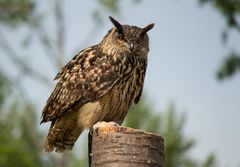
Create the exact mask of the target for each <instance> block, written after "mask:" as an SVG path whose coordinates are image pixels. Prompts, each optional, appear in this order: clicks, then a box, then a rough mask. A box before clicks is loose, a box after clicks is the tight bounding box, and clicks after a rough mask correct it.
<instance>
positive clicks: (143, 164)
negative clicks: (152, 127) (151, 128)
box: [89, 122, 164, 167]
mask: <svg viewBox="0 0 240 167" xmlns="http://www.w3.org/2000/svg"><path fill="white" fill-rule="evenodd" d="M90 140H91V141H90ZM163 141H164V140H163V138H162V137H161V136H160V135H158V134H154V133H146V132H144V131H141V130H137V129H132V128H126V127H122V126H116V125H114V124H113V123H106V122H99V123H97V124H95V125H94V127H93V131H92V137H91V138H89V142H91V143H89V150H90V149H91V150H90V151H89V155H90V156H89V166H90V167H164V153H163V151H164V143H163Z"/></svg>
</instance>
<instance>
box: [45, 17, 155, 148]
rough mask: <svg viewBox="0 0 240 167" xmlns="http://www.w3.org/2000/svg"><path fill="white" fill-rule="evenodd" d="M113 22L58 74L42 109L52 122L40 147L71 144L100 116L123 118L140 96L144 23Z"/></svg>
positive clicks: (145, 40)
mask: <svg viewBox="0 0 240 167" xmlns="http://www.w3.org/2000/svg"><path fill="white" fill-rule="evenodd" d="M109 18H110V21H111V22H112V23H113V25H114V27H113V28H112V29H111V30H109V32H108V33H107V35H106V36H105V37H104V38H103V40H102V41H101V42H100V43H99V44H97V45H95V46H91V47H89V48H86V49H84V50H82V51H80V52H79V53H78V54H77V55H76V56H74V57H73V58H72V60H70V61H69V62H68V63H67V64H66V65H65V66H64V67H63V68H62V69H61V70H60V71H59V73H58V74H57V76H56V77H55V80H57V81H58V82H57V84H56V86H55V88H54V90H53V92H52V94H51V95H50V97H49V99H48V100H47V103H46V105H45V107H44V109H43V111H42V116H41V123H44V122H48V121H50V122H51V125H50V128H49V131H48V134H47V137H46V140H45V144H44V150H45V151H46V152H51V151H55V152H63V151H65V150H71V149H72V148H73V146H74V143H75V142H76V140H77V139H78V137H79V136H80V134H81V133H82V131H83V130H84V129H89V128H91V127H92V126H93V125H94V124H95V123H97V122H98V121H106V122H112V121H113V122H116V123H117V124H121V123H122V122H123V120H124V118H125V116H126V115H127V113H128V110H129V107H130V106H131V105H132V104H137V103H138V102H139V100H140V97H141V94H142V91H143V84H144V77H145V73H146V68H147V58H148V51H149V39H148V35H147V32H148V31H149V30H150V29H152V28H153V26H154V24H149V25H147V26H146V27H144V28H139V27H137V26H130V25H122V24H120V23H119V22H118V21H117V20H115V19H114V18H112V17H109Z"/></svg>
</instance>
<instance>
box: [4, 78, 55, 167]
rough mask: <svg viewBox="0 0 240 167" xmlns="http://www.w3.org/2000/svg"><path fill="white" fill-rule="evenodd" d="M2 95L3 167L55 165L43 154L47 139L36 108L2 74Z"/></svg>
mask: <svg viewBox="0 0 240 167" xmlns="http://www.w3.org/2000/svg"><path fill="white" fill-rule="evenodd" d="M0 92H1V93H0V115H1V117H0V129H1V133H0V166H1V167H15V166H19V167H39V166H46V167H47V166H53V165H52V161H51V159H49V158H47V157H43V155H42V153H41V151H40V150H41V144H40V143H41V142H42V139H43V137H42V135H41V133H40V132H39V128H38V127H37V118H36V111H35V110H34V107H33V106H31V105H30V104H29V103H28V102H26V101H24V99H21V98H20V97H18V95H16V93H14V91H13V89H12V88H11V86H9V81H7V79H6V77H4V76H3V75H2V74H0ZM10 99H11V100H10ZM13 99H14V100H13Z"/></svg>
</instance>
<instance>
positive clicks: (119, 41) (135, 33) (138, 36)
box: [102, 16, 154, 53]
mask: <svg viewBox="0 0 240 167" xmlns="http://www.w3.org/2000/svg"><path fill="white" fill-rule="evenodd" d="M109 19H110V21H111V22H112V23H113V25H114V28H112V29H111V30H110V31H109V33H108V34H107V35H106V36H105V37H104V39H103V41H102V42H103V43H104V45H105V46H106V47H107V48H108V50H112V49H113V50H114V51H117V52H133V53H136V52H139V53H143V52H144V53H147V52H148V50H149V46H148V35H147V32H148V31H149V30H151V29H152V28H153V26H154V24H153V23H152V24H149V25H147V26H145V27H144V28H140V27H137V26H130V25H122V24H120V23H119V22H118V21H117V20H115V19H114V18H112V17H111V16H110V17H109ZM110 48H111V49H110Z"/></svg>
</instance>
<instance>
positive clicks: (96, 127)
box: [90, 121, 120, 135]
mask: <svg viewBox="0 0 240 167" xmlns="http://www.w3.org/2000/svg"><path fill="white" fill-rule="evenodd" d="M112 126H116V127H119V126H120V125H119V124H117V123H116V122H113V121H111V122H105V121H102V122H97V123H96V124H94V125H93V127H92V128H91V129H90V135H92V134H93V131H95V132H96V133H97V134H98V130H99V129H100V128H107V127H112Z"/></svg>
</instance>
